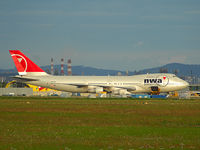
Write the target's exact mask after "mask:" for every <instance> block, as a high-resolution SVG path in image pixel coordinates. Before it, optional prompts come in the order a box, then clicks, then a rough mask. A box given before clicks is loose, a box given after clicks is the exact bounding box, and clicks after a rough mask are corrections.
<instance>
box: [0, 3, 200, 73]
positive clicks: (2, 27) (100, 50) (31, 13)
mask: <svg viewBox="0 0 200 150" xmlns="http://www.w3.org/2000/svg"><path fill="white" fill-rule="evenodd" d="M9 49H21V50H22V51H23V52H24V53H25V54H26V55H27V56H29V57H30V58H31V59H33V61H35V62H36V63H37V64H38V65H47V64H50V58H51V57H53V58H54V60H55V63H57V64H58V63H60V59H61V57H64V58H65V62H67V59H68V58H71V59H72V65H85V66H92V67H97V68H104V69H120V70H132V71H133V70H140V69H144V68H150V67H157V66H161V65H164V64H167V63H172V62H179V63H185V64H200V1H199V0H57V1H54V0H34V1H32V0H1V1H0V52H1V55H0V68H14V65H13V62H12V60H11V58H10V56H9V54H8V50H9Z"/></svg>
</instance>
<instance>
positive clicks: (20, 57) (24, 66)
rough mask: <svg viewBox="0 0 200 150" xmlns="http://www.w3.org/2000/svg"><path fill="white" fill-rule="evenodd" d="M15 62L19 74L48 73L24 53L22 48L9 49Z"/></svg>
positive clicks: (35, 74) (34, 74)
mask: <svg viewBox="0 0 200 150" xmlns="http://www.w3.org/2000/svg"><path fill="white" fill-rule="evenodd" d="M9 52H10V54H11V56H12V59H13V61H14V63H15V66H16V68H17V71H18V73H19V75H32V76H39V75H47V73H46V72H44V70H42V69H41V68H40V67H39V66H37V65H36V64H35V63H34V62H33V61H32V60H30V59H29V58H28V57H27V56H26V55H24V54H23V53H22V52H21V51H20V50H9Z"/></svg>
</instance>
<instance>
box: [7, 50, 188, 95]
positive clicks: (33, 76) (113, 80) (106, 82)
mask: <svg viewBox="0 0 200 150" xmlns="http://www.w3.org/2000/svg"><path fill="white" fill-rule="evenodd" d="M10 54H11V56H12V58H13V61H14V63H15V66H16V68H17V70H18V73H19V75H16V76H14V77H13V78H15V79H16V80H18V81H19V82H23V83H27V84H32V85H36V86H41V87H45V88H51V89H55V90H60V91H66V92H80V93H101V92H103V91H106V92H111V93H113V94H116V95H125V94H126V95H127V94H132V93H153V92H156V93H160V92H170V91H178V90H181V89H184V88H186V87H187V86H188V83H187V82H186V81H184V80H182V79H180V78H178V77H177V76H176V75H174V74H169V73H155V74H142V75H133V76H53V75H49V74H47V73H46V72H45V71H44V70H42V69H41V68H40V67H39V66H37V65H36V64H35V63H34V62H33V61H31V60H30V59H29V58H28V57H27V56H25V55H24V54H23V53H22V52H21V51H20V50H10Z"/></svg>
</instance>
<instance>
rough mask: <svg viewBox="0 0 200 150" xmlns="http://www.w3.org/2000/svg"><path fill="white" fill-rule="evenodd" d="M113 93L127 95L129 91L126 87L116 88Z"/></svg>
mask: <svg viewBox="0 0 200 150" xmlns="http://www.w3.org/2000/svg"><path fill="white" fill-rule="evenodd" d="M113 94H115V95H126V94H129V92H128V91H127V90H126V89H114V90H113Z"/></svg>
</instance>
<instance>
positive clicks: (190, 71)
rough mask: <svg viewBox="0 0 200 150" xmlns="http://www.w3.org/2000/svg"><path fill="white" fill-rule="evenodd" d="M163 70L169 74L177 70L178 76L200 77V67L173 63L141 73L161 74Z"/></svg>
mask: <svg viewBox="0 0 200 150" xmlns="http://www.w3.org/2000/svg"><path fill="white" fill-rule="evenodd" d="M161 68H165V69H167V70H168V72H169V73H175V70H177V72H178V73H177V75H178V76H191V75H192V76H196V77H200V65H188V64H180V63H171V64H167V65H164V66H161V67H156V68H150V69H144V70H141V71H139V72H140V73H156V72H160V69H161Z"/></svg>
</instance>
